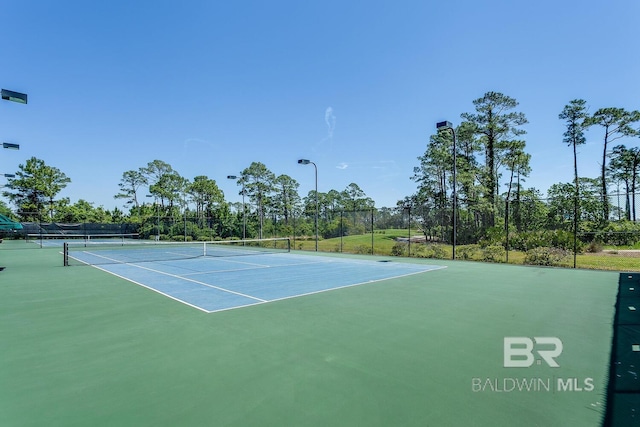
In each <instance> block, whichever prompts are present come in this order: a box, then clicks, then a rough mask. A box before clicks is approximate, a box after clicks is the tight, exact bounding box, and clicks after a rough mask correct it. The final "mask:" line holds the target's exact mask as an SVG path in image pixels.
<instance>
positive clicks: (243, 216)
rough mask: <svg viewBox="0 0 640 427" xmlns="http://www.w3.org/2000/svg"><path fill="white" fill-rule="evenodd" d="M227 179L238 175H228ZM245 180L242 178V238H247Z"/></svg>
mask: <svg viewBox="0 0 640 427" xmlns="http://www.w3.org/2000/svg"><path fill="white" fill-rule="evenodd" d="M227 179H238V177H237V176H236V175H227ZM244 193H245V191H244V180H242V240H246V239H247V213H246V209H245V206H244Z"/></svg>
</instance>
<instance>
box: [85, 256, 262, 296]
mask: <svg viewBox="0 0 640 427" xmlns="http://www.w3.org/2000/svg"><path fill="white" fill-rule="evenodd" d="M82 252H83V253H87V254H89V255H93V256H97V257H99V258H103V259H107V260H109V261H114V262H115V263H116V264H125V265H129V266H131V267H136V268H140V269H142V270H147V271H152V272H154V273H159V274H163V275H165V276H169V277H173V278H176V279H182V280H186V281H187V282H192V283H196V284H198V285H203V286H207V287H209V288H213V289H217V290H219V291H223V292H228V293H230V294H235V295H239V296H241V297H245V298H249V299H252V300H256V301H260V302H267V301H268V300H264V299H262V298H257V297H254V296H251V295H246V294H243V293H241V292H235V291H232V290H230V289H225V288H221V287H219V286H214V285H210V284H208V283H204V282H200V281H199V280H193V279H189V278H187V277H184V276H179V275H177V274H171V273H166V272H164V271H160V270H155V269H153V268H148V267H143V266H141V265H137V264H134V263H129V262H120V261H118V260H115V259H112V258H109V257H106V256H103V255H98V254H96V253H93V252H89V251H82ZM100 270H102V271H107V272H110V271H109V270H106V269H104V268H100ZM112 274H114V275H117V274H115V273H112ZM119 277H121V276H119ZM130 281H131V282H133V280H130ZM133 283H136V282H133ZM174 299H177V298H174ZM185 304H186V303H185Z"/></svg>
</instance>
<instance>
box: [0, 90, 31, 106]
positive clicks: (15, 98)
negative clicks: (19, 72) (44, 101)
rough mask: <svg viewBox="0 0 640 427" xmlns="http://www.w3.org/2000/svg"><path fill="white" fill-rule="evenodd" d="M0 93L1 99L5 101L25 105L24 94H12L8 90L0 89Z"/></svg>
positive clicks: (25, 96)
mask: <svg viewBox="0 0 640 427" xmlns="http://www.w3.org/2000/svg"><path fill="white" fill-rule="evenodd" d="M0 93H2V99H4V100H5V101H11V102H17V103H19V104H26V103H27V94H26V93H20V92H14V91H12V90H8V89H1V90H0Z"/></svg>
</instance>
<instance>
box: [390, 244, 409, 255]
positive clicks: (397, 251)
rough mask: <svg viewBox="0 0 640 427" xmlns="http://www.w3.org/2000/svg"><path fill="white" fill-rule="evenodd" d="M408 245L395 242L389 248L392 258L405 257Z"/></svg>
mask: <svg viewBox="0 0 640 427" xmlns="http://www.w3.org/2000/svg"><path fill="white" fill-rule="evenodd" d="M407 247H408V245H407V244H406V243H404V242H396V244H395V245H393V247H392V248H391V255H393V256H406V255H407Z"/></svg>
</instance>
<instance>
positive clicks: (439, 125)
mask: <svg viewBox="0 0 640 427" xmlns="http://www.w3.org/2000/svg"><path fill="white" fill-rule="evenodd" d="M436 129H438V130H441V129H442V130H446V129H449V130H450V131H451V134H452V135H453V238H452V242H453V251H452V255H451V259H456V234H457V233H456V211H457V205H458V195H457V193H456V163H457V161H456V130H455V129H454V128H453V124H452V123H451V122H447V121H444V122H438V123H437V124H436Z"/></svg>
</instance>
